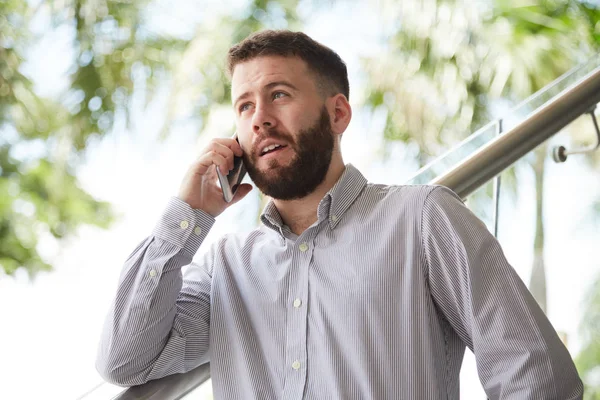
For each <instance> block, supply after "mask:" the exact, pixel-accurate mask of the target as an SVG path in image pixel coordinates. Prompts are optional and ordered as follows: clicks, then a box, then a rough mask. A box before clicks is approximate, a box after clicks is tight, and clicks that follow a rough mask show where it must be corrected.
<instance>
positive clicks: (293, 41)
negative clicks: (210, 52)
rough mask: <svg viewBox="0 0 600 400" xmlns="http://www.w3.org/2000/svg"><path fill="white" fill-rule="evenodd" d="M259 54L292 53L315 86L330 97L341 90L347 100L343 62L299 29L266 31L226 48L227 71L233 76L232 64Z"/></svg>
mask: <svg viewBox="0 0 600 400" xmlns="http://www.w3.org/2000/svg"><path fill="white" fill-rule="evenodd" d="M261 56H283V57H290V56H295V57H299V58H300V59H302V60H303V61H304V62H306V64H308V69H309V70H310V71H311V72H313V73H314V74H315V75H316V77H317V83H318V86H319V87H320V88H321V90H323V91H324V92H325V94H326V95H328V96H331V95H334V94H337V93H342V94H343V95H344V96H346V99H350V85H349V83H348V71H347V70H346V63H344V61H343V60H342V59H341V57H340V56H339V55H338V54H337V53H336V52H334V51H333V50H331V49H330V48H329V47H327V46H323V45H322V44H321V43H319V42H317V41H315V40H313V39H312V38H310V37H309V36H308V35H306V34H305V33H302V32H291V31H288V30H267V31H262V32H258V33H255V34H252V35H250V36H248V37H247V38H246V39H244V40H243V41H241V42H240V43H238V44H236V45H234V46H233V47H231V48H230V49H229V54H228V56H227V70H228V73H229V76H231V75H233V70H234V68H235V66H236V65H237V64H239V63H242V62H245V61H249V60H251V59H253V58H256V57H261Z"/></svg>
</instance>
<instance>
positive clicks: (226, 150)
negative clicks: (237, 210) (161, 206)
mask: <svg viewBox="0 0 600 400" xmlns="http://www.w3.org/2000/svg"><path fill="white" fill-rule="evenodd" d="M242 154H243V152H242V148H241V147H240V144H239V143H238V142H237V140H235V139H229V138H228V139H225V138H223V139H213V140H212V141H211V142H210V143H209V145H208V146H206V147H205V148H204V149H203V150H202V153H201V154H200V157H198V159H197V160H196V161H195V162H194V163H193V164H192V165H191V166H190V168H189V169H188V171H187V173H186V174H185V177H184V178H183V182H182V183H181V187H180V188H179V195H178V196H177V197H179V198H180V199H181V200H183V201H185V202H186V203H188V204H189V205H190V206H191V207H192V208H195V209H199V210H202V211H204V212H206V213H208V214H210V215H212V216H213V217H216V216H218V215H219V214H221V213H222V212H223V211H225V209H226V208H227V207H229V206H230V205H232V204H235V203H237V202H238V201H239V200H241V199H243V198H244V197H245V196H246V195H247V194H248V193H249V192H250V190H252V185H250V184H247V183H243V184H241V185H240V186H239V187H238V189H237V191H236V193H235V196H233V200H232V201H231V202H230V203H227V202H226V201H225V199H223V191H222V190H221V188H220V187H219V185H218V184H217V170H216V167H217V166H218V167H219V169H220V170H221V172H229V171H230V170H231V169H233V156H234V155H236V156H240V157H241V156H242Z"/></svg>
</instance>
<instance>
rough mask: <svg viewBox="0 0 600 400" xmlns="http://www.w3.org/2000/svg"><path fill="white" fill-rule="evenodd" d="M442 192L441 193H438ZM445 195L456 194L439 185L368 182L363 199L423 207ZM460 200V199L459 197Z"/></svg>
mask: <svg viewBox="0 0 600 400" xmlns="http://www.w3.org/2000/svg"><path fill="white" fill-rule="evenodd" d="M438 192H440V193H438ZM445 196H455V197H456V198H458V196H456V195H455V194H454V192H452V191H451V190H450V189H448V188H446V187H444V186H439V185H383V184H375V183H368V184H367V185H366V186H365V190H364V192H363V195H362V197H363V199H364V200H366V201H372V202H382V203H384V204H387V203H391V204H394V205H396V206H399V205H407V206H410V207H416V208H422V207H423V205H424V204H425V203H426V202H428V201H434V202H435V201H438V200H437V199H441V198H443V197H445ZM459 200H460V199H459Z"/></svg>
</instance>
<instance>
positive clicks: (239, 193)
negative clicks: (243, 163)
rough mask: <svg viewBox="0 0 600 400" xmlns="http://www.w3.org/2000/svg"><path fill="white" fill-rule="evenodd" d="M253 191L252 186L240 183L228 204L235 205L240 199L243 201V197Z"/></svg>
mask: <svg viewBox="0 0 600 400" xmlns="http://www.w3.org/2000/svg"><path fill="white" fill-rule="evenodd" d="M252 189H253V186H252V185H251V184H249V183H242V184H241V185H240V186H239V187H238V188H237V190H236V192H235V195H234V196H233V199H232V200H231V203H230V204H235V203H237V202H238V201H240V200H241V199H243V198H244V197H246V195H247V194H248V193H250V191H251V190H252Z"/></svg>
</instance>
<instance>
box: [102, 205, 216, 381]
mask: <svg viewBox="0 0 600 400" xmlns="http://www.w3.org/2000/svg"><path fill="white" fill-rule="evenodd" d="M182 221H186V222H187V226H186V224H185V223H183V225H182ZM213 223H214V218H213V217H211V216H210V215H208V214H206V213H204V212H203V211H200V210H195V209H192V208H191V207H190V206H189V205H188V204H187V203H185V202H184V201H182V200H180V199H178V198H175V197H173V198H172V199H171V200H170V201H169V204H168V206H167V209H166V211H165V212H164V214H163V216H162V217H161V219H160V221H159V222H158V224H157V225H156V227H155V229H154V232H153V234H152V235H151V236H150V237H148V238H147V239H145V240H144V241H143V242H142V243H140V245H138V247H137V248H136V249H135V250H134V251H133V253H132V254H131V255H130V256H129V258H128V259H127V261H126V262H125V266H124V269H123V272H122V274H121V278H120V282H119V286H118V290H117V295H116V299H115V301H114V303H113V305H112V306H111V309H110V312H109V315H108V317H107V319H106V322H105V325H104V330H103V332H102V338H101V342H100V348H99V352H98V358H97V361H96V368H97V369H98V371H99V372H100V374H101V375H102V377H103V378H104V379H106V380H107V381H109V382H113V383H116V384H119V385H123V386H132V385H139V384H142V383H144V382H146V381H149V380H152V379H157V378H160V377H162V376H165V375H170V374H173V373H179V372H185V371H188V370H190V369H193V368H194V367H196V366H198V365H200V364H202V363H204V362H207V361H208V333H209V321H210V287H211V273H212V264H211V257H210V256H207V257H205V263H204V265H202V266H199V265H196V264H192V265H191V266H190V267H189V268H188V270H187V271H186V279H185V281H184V280H183V279H182V273H181V267H183V266H184V265H188V264H190V262H191V261H192V257H193V255H194V254H195V253H196V251H197V250H198V248H199V247H200V244H201V243H202V241H203V240H204V238H205V237H206V234H207V233H208V231H209V229H210V228H211V227H212V225H213ZM183 227H185V228H183ZM196 228H200V230H197V229H196Z"/></svg>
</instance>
